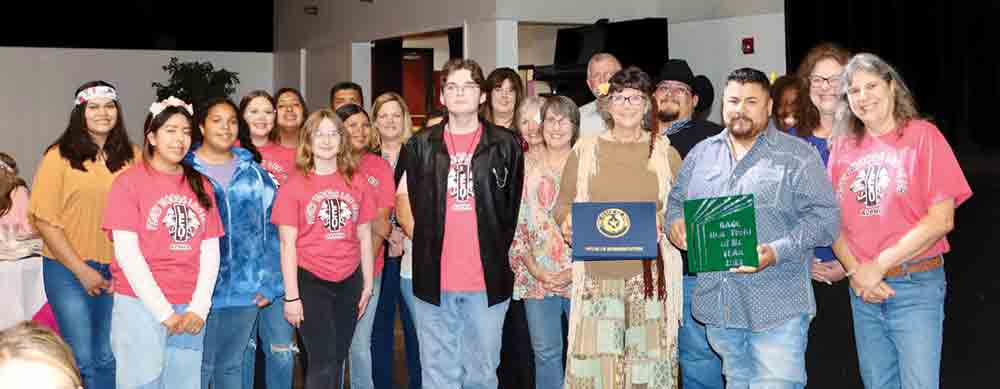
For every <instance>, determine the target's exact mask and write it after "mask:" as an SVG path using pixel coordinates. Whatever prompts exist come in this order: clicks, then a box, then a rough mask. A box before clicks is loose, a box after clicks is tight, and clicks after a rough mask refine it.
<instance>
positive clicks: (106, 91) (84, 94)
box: [73, 85, 118, 105]
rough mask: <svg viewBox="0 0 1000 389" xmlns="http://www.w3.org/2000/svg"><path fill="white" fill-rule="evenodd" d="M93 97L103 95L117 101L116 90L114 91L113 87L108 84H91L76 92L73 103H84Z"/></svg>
mask: <svg viewBox="0 0 1000 389" xmlns="http://www.w3.org/2000/svg"><path fill="white" fill-rule="evenodd" d="M95 97H104V98H108V99H111V100H115V101H117V100H118V92H116V91H115V88H112V87H110V86H104V85H98V86H92V87H90V88H87V89H84V90H82V91H80V93H77V94H76V100H75V101H73V105H80V104H83V103H86V102H87V101H88V100H90V99H93V98H95Z"/></svg>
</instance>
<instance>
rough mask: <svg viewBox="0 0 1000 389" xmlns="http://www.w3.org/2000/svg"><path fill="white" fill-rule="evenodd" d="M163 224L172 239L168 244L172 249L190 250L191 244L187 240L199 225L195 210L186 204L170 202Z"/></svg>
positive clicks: (189, 239) (192, 236)
mask: <svg viewBox="0 0 1000 389" xmlns="http://www.w3.org/2000/svg"><path fill="white" fill-rule="evenodd" d="M163 225H164V226H166V227H167V233H168V234H169V235H170V239H171V240H172V241H173V242H172V244H171V245H170V248H171V249H172V250H190V249H191V245H189V244H188V242H190V241H191V238H194V234H195V232H197V231H198V228H199V227H201V221H199V220H198V215H197V214H196V213H195V211H194V210H193V209H191V208H190V207H188V206H187V205H184V204H172V205H171V206H169V207H167V213H166V215H165V216H164V217H163Z"/></svg>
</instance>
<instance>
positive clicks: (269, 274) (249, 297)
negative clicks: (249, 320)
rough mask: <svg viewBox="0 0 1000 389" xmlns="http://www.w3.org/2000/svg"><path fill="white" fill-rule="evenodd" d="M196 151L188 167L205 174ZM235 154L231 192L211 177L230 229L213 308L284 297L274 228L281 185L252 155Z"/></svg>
mask: <svg viewBox="0 0 1000 389" xmlns="http://www.w3.org/2000/svg"><path fill="white" fill-rule="evenodd" d="M191 150H192V151H191V152H189V153H188V155H187V157H185V158H184V162H185V163H188V164H190V165H191V166H193V167H194V168H195V170H198V171H199V172H201V173H202V174H205V172H206V169H205V166H204V165H203V164H202V162H201V161H200V160H198V158H196V157H195V155H194V151H193V150H197V147H192V148H191ZM232 153H233V156H234V158H235V159H236V169H235V170H234V171H233V177H232V180H230V182H229V187H227V188H222V187H220V184H219V182H218V181H216V180H214V179H212V178H211V177H209V181H211V182H212V187H213V189H215V202H216V204H218V206H217V209H218V211H219V215H220V217H221V218H222V224H223V225H224V226H225V230H226V235H225V236H223V237H222V238H220V240H219V246H220V247H219V248H220V254H221V259H220V261H219V262H220V263H219V276H218V279H217V281H216V282H215V294H214V295H213V296H212V308H213V309H214V308H225V307H241V306H252V305H255V303H254V297H255V296H256V295H257V294H258V293H259V294H260V295H262V296H264V297H265V298H267V299H268V300H270V301H274V300H275V299H277V298H278V297H280V296H283V295H284V294H285V287H284V284H283V283H282V278H281V259H280V255H281V254H280V249H279V241H278V228H277V227H276V226H275V225H274V224H271V205H272V204H273V203H274V198H275V195H276V194H277V186H276V185H275V183H274V181H273V180H272V179H271V177H270V176H269V175H268V174H267V171H266V170H264V168H262V167H261V166H260V165H258V164H257V163H256V162H254V160H253V154H251V153H250V152H249V151H247V150H246V149H243V148H240V147H233V149H232ZM206 177H208V175H206Z"/></svg>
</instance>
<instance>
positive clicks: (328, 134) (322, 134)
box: [312, 130, 340, 139]
mask: <svg viewBox="0 0 1000 389" xmlns="http://www.w3.org/2000/svg"><path fill="white" fill-rule="evenodd" d="M312 135H313V138H315V139H321V138H335V139H339V138H340V131H336V130H335V131H319V130H316V131H313V133H312Z"/></svg>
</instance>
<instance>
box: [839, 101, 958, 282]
mask: <svg viewBox="0 0 1000 389" xmlns="http://www.w3.org/2000/svg"><path fill="white" fill-rule="evenodd" d="M828 171H829V174H830V179H831V180H832V182H833V187H834V190H835V191H836V195H837V200H838V202H839V203H840V214H841V219H842V220H841V231H840V233H841V235H842V236H844V237H845V238H846V239H847V244H848V247H849V248H850V249H851V252H852V253H853V254H854V256H855V257H857V259H858V261H859V262H862V263H864V262H869V261H873V260H875V259H877V258H878V255H879V253H881V252H882V251H883V250H885V249H887V248H889V247H891V246H892V245H894V244H896V242H898V241H899V240H900V238H902V237H903V235H905V234H906V233H907V232H909V231H910V230H911V229H913V228H914V227H915V226H916V224H917V223H918V222H919V221H920V219H921V218H923V217H924V216H926V215H927V212H928V209H929V208H930V207H931V206H932V205H934V204H936V203H938V202H940V201H943V200H947V199H953V200H954V201H955V206H956V207H958V205H959V204H961V203H962V202H964V201H965V200H967V199H968V198H969V196H971V195H972V189H971V188H970V187H969V183H968V181H966V180H965V175H964V174H963V173H962V169H961V167H960V166H959V165H958V160H956V159H955V154H954V153H953V152H952V150H951V146H949V145H948V141H947V140H945V138H944V136H942V135H941V132H940V131H938V129H937V127H935V126H934V125H933V124H931V123H929V122H927V121H924V120H913V121H911V122H910V123H909V124H907V125H906V127H904V128H903V129H902V136H900V135H899V133H898V132H895V131H893V132H889V133H886V134H883V135H880V136H877V137H876V136H871V135H867V134H866V135H865V136H864V138H863V139H862V140H861V143H860V144H858V143H857V141H856V139H854V138H851V137H841V138H839V139H838V140H837V141H835V142H834V144H833V146H832V150H831V151H830V163H829V166H828ZM949 250H950V248H949V246H948V240H947V238H945V237H942V238H941V239H940V240H938V241H937V242H935V243H934V245H932V246H931V247H930V248H929V249H927V251H925V252H923V253H921V254H919V255H917V256H916V257H915V258H914V259H920V258H927V257H932V256H936V255H938V254H943V253H946V252H948V251H949Z"/></svg>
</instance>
